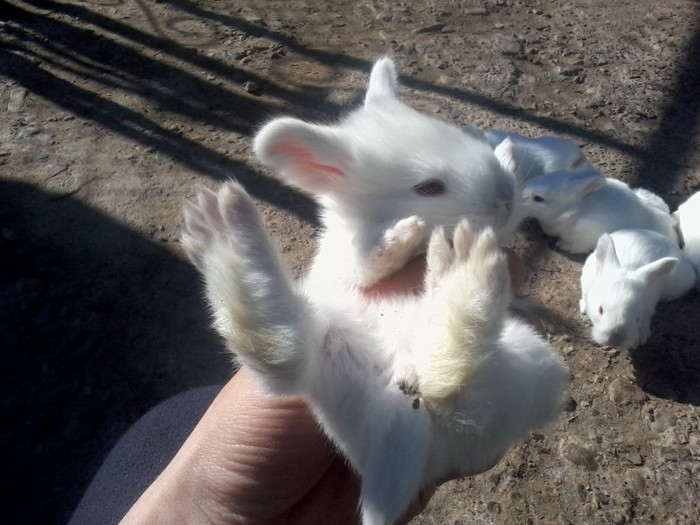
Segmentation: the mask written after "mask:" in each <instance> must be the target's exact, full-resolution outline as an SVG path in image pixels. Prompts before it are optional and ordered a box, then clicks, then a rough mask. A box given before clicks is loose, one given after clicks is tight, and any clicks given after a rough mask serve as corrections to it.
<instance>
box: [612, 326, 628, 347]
mask: <svg viewBox="0 0 700 525" xmlns="http://www.w3.org/2000/svg"><path fill="white" fill-rule="evenodd" d="M624 340H625V332H624V330H622V329H621V328H616V329H614V330H611V331H610V333H609V334H608V344H609V345H610V346H620V345H622V343H623V342H624Z"/></svg>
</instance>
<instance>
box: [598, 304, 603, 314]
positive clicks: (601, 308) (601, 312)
mask: <svg viewBox="0 0 700 525" xmlns="http://www.w3.org/2000/svg"><path fill="white" fill-rule="evenodd" d="M598 313H599V314H600V315H603V307H602V306H599V307H598Z"/></svg>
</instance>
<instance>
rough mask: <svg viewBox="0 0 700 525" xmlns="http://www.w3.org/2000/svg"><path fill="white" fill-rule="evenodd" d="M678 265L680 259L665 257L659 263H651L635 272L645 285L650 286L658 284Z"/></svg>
mask: <svg viewBox="0 0 700 525" xmlns="http://www.w3.org/2000/svg"><path fill="white" fill-rule="evenodd" d="M676 264H678V259H677V258H676V257H663V258H661V259H659V260H658V261H654V262H650V263H649V264H645V265H644V266H642V267H641V268H638V269H637V270H635V272H634V273H635V274H636V275H638V276H639V277H640V278H641V279H642V280H643V281H644V282H645V283H647V284H649V285H653V284H656V283H657V282H658V281H659V279H662V278H663V277H666V276H667V275H668V274H669V273H671V271H672V270H673V269H674V268H675V267H676Z"/></svg>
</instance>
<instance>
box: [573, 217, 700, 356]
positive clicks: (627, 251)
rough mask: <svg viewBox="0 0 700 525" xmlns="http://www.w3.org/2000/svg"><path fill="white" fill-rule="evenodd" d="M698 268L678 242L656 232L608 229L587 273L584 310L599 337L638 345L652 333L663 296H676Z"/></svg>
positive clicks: (612, 342) (665, 298)
mask: <svg viewBox="0 0 700 525" xmlns="http://www.w3.org/2000/svg"><path fill="white" fill-rule="evenodd" d="M695 282H696V275H695V272H694V270H693V267H692V266H691V265H690V263H689V262H688V260H687V258H686V257H685V256H684V255H683V253H682V252H681V250H680V248H679V247H678V246H677V244H676V243H675V242H673V241H671V240H669V239H668V238H667V237H665V236H663V235H661V234H659V233H657V232H654V231H651V230H636V229H626V230H618V231H615V232H613V233H611V234H603V235H601V237H600V239H599V240H598V243H597V246H596V249H595V251H594V252H593V253H592V254H591V255H589V256H588V258H587V259H586V262H585V264H584V265H583V272H582V274H581V303H580V306H581V313H585V314H587V315H588V317H589V318H590V320H591V322H592V323H593V329H592V336H593V339H594V340H595V341H596V342H597V343H599V344H604V345H612V346H617V347H620V348H634V347H637V346H639V345H641V344H644V343H645V342H646V341H647V340H648V339H649V335H650V334H651V331H650V325H651V317H652V315H653V314H654V309H655V308H656V303H657V302H658V301H670V300H672V299H676V298H678V297H680V296H682V295H684V294H685V293H687V292H688V291H689V290H690V289H691V288H692V287H693V285H694V284H695Z"/></svg>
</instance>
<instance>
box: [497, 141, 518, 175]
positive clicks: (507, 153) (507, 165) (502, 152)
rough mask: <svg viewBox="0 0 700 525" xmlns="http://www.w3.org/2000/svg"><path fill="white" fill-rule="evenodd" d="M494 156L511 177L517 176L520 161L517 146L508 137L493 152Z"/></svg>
mask: <svg viewBox="0 0 700 525" xmlns="http://www.w3.org/2000/svg"><path fill="white" fill-rule="evenodd" d="M493 154H494V155H496V158H497V159H498V162H500V164H501V167H502V168H503V169H504V170H505V171H506V172H507V173H510V174H511V175H515V174H516V173H517V172H518V161H517V157H516V154H515V144H513V141H512V140H511V139H510V137H506V138H505V139H504V140H503V141H502V142H501V143H500V144H499V145H498V146H496V147H495V148H494V150H493Z"/></svg>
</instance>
